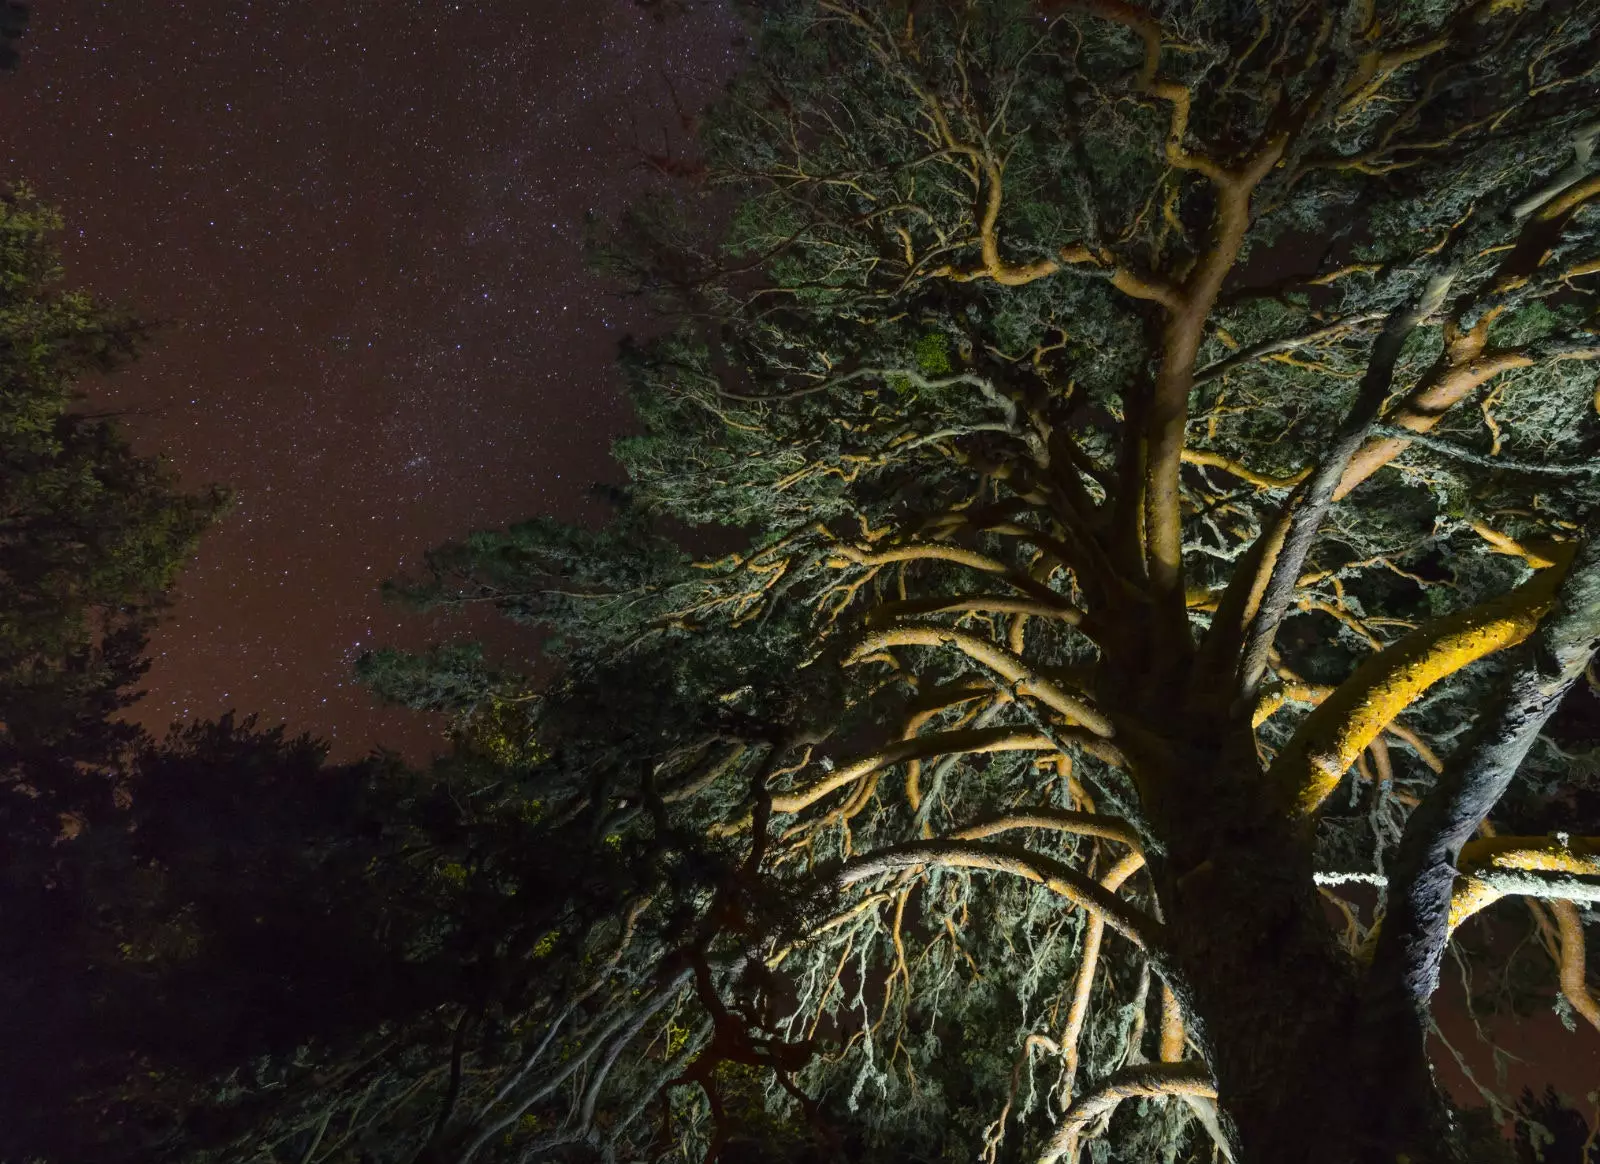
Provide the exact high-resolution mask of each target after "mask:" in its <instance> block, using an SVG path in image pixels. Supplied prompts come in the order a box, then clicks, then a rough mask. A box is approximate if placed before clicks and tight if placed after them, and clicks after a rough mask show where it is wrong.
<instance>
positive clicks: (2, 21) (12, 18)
mask: <svg viewBox="0 0 1600 1164" xmlns="http://www.w3.org/2000/svg"><path fill="white" fill-rule="evenodd" d="M27 29H28V5H26V4H22V3H19V2H18V0H3V2H0V72H14V71H15V70H16V68H17V66H18V65H20V64H21V63H22V56H21V54H19V53H18V52H17V42H18V41H19V40H21V39H22V34H23V33H24V32H26V31H27Z"/></svg>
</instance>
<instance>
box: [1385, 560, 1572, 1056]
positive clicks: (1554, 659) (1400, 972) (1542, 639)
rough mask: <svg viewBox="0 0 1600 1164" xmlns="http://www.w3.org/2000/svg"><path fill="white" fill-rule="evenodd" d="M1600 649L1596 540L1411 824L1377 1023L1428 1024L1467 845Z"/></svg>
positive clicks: (1397, 871)
mask: <svg viewBox="0 0 1600 1164" xmlns="http://www.w3.org/2000/svg"><path fill="white" fill-rule="evenodd" d="M1597 645H1600V539H1594V538H1592V537H1591V540H1590V541H1589V542H1588V544H1587V545H1586V546H1584V547H1583V549H1582V550H1580V551H1579V553H1578V555H1577V557H1576V559H1575V560H1574V561H1573V564H1572V566H1571V568H1570V569H1569V571H1568V573H1567V576H1566V579H1565V581H1564V582H1563V584H1562V586H1561V588H1560V590H1559V591H1558V592H1557V596H1556V602H1555V607H1554V609H1553V610H1552V611H1551V612H1550V614H1549V615H1548V616H1546V618H1545V619H1544V620H1543V622H1542V623H1541V624H1540V627H1539V630H1538V631H1537V632H1536V633H1535V634H1534V635H1533V636H1532V637H1531V638H1529V639H1528V640H1527V641H1526V642H1525V643H1524V644H1523V645H1522V646H1521V647H1520V648H1519V649H1518V654H1517V655H1516V657H1514V658H1513V660H1512V662H1511V666H1510V669H1509V671H1508V673H1507V675H1506V677H1505V679H1504V680H1503V681H1502V684H1501V688H1500V691H1499V693H1498V696H1497V698H1496V701H1495V703H1494V705H1493V707H1492V708H1491V710H1490V711H1489V713H1488V714H1486V715H1485V716H1484V717H1483V719H1482V721H1481V722H1480V723H1479V725H1478V727H1477V728H1476V729H1475V730H1474V732H1473V733H1472V735H1471V736H1470V737H1469V738H1468V740H1467V743H1466V744H1465V745H1464V746H1463V748H1462V749H1461V751H1460V752H1459V753H1458V754H1457V755H1456V756H1455V757H1453V758H1452V760H1451V762H1450V764H1449V765H1448V766H1447V767H1446V769H1445V771H1444V773H1443V774H1442V775H1441V776H1440V778H1439V781H1438V783H1437V784H1436V785H1435V786H1434V788H1433V789H1432V791H1431V792H1430V793H1429V794H1428V795H1427V796H1426V797H1425V798H1424V799H1423V801H1422V803H1421V804H1419V805H1418V806H1417V809H1416V811H1415V812H1413V813H1412V815H1411V819H1410V820H1409V821H1408V822H1407V825H1406V831H1405V834H1404V836H1403V837H1402V839H1401V842H1400V849H1399V852H1398V853H1397V855H1396V859H1395V861H1394V864H1393V866H1392V868H1391V871H1390V893H1389V908H1388V913H1387V914H1386V916H1385V917H1384V919H1383V926H1382V929H1381V931H1380V933H1379V938H1378V943H1377V947H1376V949H1375V951H1374V955H1373V962H1372V968H1371V971H1370V973H1369V975H1368V986H1367V992H1366V993H1367V995H1368V1003H1367V1006H1366V1008H1365V1011H1366V1015H1367V1020H1366V1021H1367V1024H1368V1025H1369V1026H1373V1027H1381V1026H1392V1025H1407V1024H1410V1025H1418V1024H1420V1021H1421V1020H1420V1018H1419V1017H1418V1016H1420V1015H1421V1013H1422V1012H1423V1009H1424V1008H1425V1007H1426V1006H1427V1003H1428V999H1429V998H1430V997H1431V996H1432V995H1433V992H1434V990H1435V989H1437V987H1438V984H1439V963H1440V960H1441V959H1442V957H1443V955H1444V948H1445V944H1446V942H1447V941H1448V939H1449V914H1450V898H1451V891H1452V889H1453V887H1454V885H1455V882H1456V877H1457V868H1456V863H1457V861H1458V860H1459V858H1460V856H1461V849H1462V846H1463V845H1464V844H1466V842H1467V841H1468V840H1469V839H1470V838H1471V837H1472V835H1473V834H1474V833H1475V832H1477V831H1478V828H1479V826H1480V825H1482V823H1483V822H1484V820H1485V819H1487V818H1488V815H1489V813H1490V811H1491V810H1492V809H1493V808H1494V806H1495V804H1496V802H1498V801H1499V799H1500V797H1501V796H1502V795H1503V794H1504V792H1505V790H1506V788H1507V787H1508V786H1509V784H1510V783H1511V779H1512V777H1513V776H1515V775H1516V772H1517V769H1518V767H1520V766H1521V764H1522V761H1523V759H1524V757H1526V756H1527V754H1528V750H1529V749H1530V748H1532V746H1533V744H1534V741H1535V740H1536V739H1537V738H1538V736H1539V732H1540V731H1541V730H1542V729H1543V727H1544V725H1545V724H1546V722H1547V721H1548V720H1549V718H1550V716H1551V715H1552V714H1554V712H1555V710H1556V708H1557V707H1558V706H1559V705H1560V703H1561V700H1562V698H1563V697H1564V696H1565V695H1566V693H1567V692H1568V691H1569V690H1570V689H1571V688H1572V685H1573V684H1574V683H1575V682H1576V681H1577V679H1578V677H1579V676H1580V675H1582V674H1583V671H1584V668H1585V667H1586V666H1587V665H1588V664H1589V661H1590V659H1591V658H1592V657H1593V655H1594V652H1595V648H1596V646H1597ZM1372 1066H1373V1067H1375V1068H1381V1066H1382V1064H1381V1063H1374V1064H1372Z"/></svg>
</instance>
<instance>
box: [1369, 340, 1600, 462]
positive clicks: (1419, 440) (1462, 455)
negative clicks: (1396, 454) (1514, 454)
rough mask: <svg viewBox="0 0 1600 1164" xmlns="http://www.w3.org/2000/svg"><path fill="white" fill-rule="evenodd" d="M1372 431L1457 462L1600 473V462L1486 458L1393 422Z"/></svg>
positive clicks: (1599, 350)
mask: <svg viewBox="0 0 1600 1164" xmlns="http://www.w3.org/2000/svg"><path fill="white" fill-rule="evenodd" d="M1594 353H1595V355H1596V356H1600V345H1596V346H1595V348H1594ZM1372 431H1373V432H1374V433H1376V434H1377V435H1379V436H1385V437H1394V438H1396V439H1398V440H1404V441H1408V442H1410V443H1411V444H1414V445H1416V446H1417V447H1418V448H1419V449H1427V450H1428V451H1429V452H1433V453H1439V454H1440V455H1441V456H1446V457H1449V458H1450V459H1451V460H1453V461H1460V462H1462V463H1463V464H1466V465H1476V466H1478V467H1479V468H1481V469H1499V470H1500V471H1502V472H1507V473H1531V474H1533V475H1535V476H1545V477H1592V476H1594V475H1595V474H1596V473H1600V465H1592V464H1590V465H1538V464H1534V463H1532V462H1530V461H1512V460H1508V459H1506V458H1504V457H1485V456H1483V455H1482V454H1480V453H1474V452H1473V451H1472V450H1471V449H1463V448H1461V447H1460V446H1459V445H1453V444H1451V443H1450V442H1449V441H1441V440H1435V439H1433V438H1432V437H1425V436H1422V435H1421V434H1420V433H1413V432H1411V431H1410V430H1408V429H1403V428H1395V427H1394V426H1393V425H1387V424H1375V425H1373V426H1372Z"/></svg>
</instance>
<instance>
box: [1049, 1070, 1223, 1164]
mask: <svg viewBox="0 0 1600 1164" xmlns="http://www.w3.org/2000/svg"><path fill="white" fill-rule="evenodd" d="M1189 1095H1192V1096H1196V1097H1198V1098H1201V1099H1216V1098H1217V1085H1216V1084H1215V1083H1213V1082H1212V1080H1211V1072H1210V1071H1208V1070H1207V1069H1206V1068H1205V1066H1204V1065H1203V1064H1200V1063H1145V1064H1141V1065H1140V1066H1137V1067H1128V1068H1125V1069H1123V1070H1121V1071H1118V1072H1117V1073H1116V1074H1115V1075H1113V1076H1112V1077H1111V1078H1110V1079H1108V1080H1106V1082H1105V1083H1104V1084H1102V1085H1101V1086H1100V1087H1099V1088H1098V1089H1096V1090H1095V1091H1092V1092H1090V1093H1089V1094H1088V1095H1085V1096H1084V1097H1083V1098H1082V1099H1080V1100H1078V1101H1077V1102H1076V1103H1074V1104H1073V1105H1072V1106H1071V1107H1070V1108H1068V1109H1067V1113H1066V1115H1064V1116H1063V1117H1062V1118H1061V1122H1060V1123H1059V1124H1057V1125H1056V1130H1055V1134H1054V1135H1052V1136H1051V1137H1050V1142H1049V1144H1047V1145H1046V1146H1045V1149H1044V1151H1043V1152H1042V1153H1041V1154H1040V1156H1039V1164H1055V1161H1057V1160H1059V1159H1061V1157H1063V1156H1065V1157H1066V1158H1067V1159H1068V1161H1069V1162H1072V1164H1075V1162H1076V1160H1077V1155H1078V1151H1077V1149H1078V1137H1079V1136H1080V1135H1081V1134H1082V1132H1083V1130H1084V1128H1086V1127H1088V1126H1089V1124H1090V1123H1092V1122H1093V1121H1095V1120H1097V1119H1099V1118H1100V1117H1102V1116H1108V1115H1110V1114H1111V1113H1112V1112H1114V1111H1116V1109H1117V1105H1119V1104H1120V1103H1121V1102H1122V1101H1123V1100H1125V1099H1155V1098H1160V1097H1166V1096H1189Z"/></svg>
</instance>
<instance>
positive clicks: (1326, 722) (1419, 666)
mask: <svg viewBox="0 0 1600 1164" xmlns="http://www.w3.org/2000/svg"><path fill="white" fill-rule="evenodd" d="M1561 574H1562V571H1561V570H1560V569H1559V568H1552V569H1549V570H1541V571H1539V572H1538V573H1537V574H1535V575H1534V576H1533V578H1532V579H1530V580H1529V581H1528V582H1525V583H1524V584H1523V585H1521V586H1519V587H1517V589H1515V590H1513V591H1511V592H1510V593H1509V594H1505V595H1502V596H1500V597H1498V598H1494V599H1490V600H1489V601H1488V602H1484V603H1480V604H1478V605H1476V606H1472V607H1469V608H1467V609H1466V610H1463V611H1458V612H1457V613H1455V614H1449V615H1445V616H1443V617H1442V618H1437V619H1434V620H1433V621H1432V622H1429V623H1426V624H1424V625H1423V626H1421V627H1418V628H1417V629H1416V630H1414V631H1412V632H1411V633H1410V634H1408V635H1406V636H1405V637H1404V638H1402V639H1400V641H1399V642H1396V643H1394V644H1392V645H1391V646H1389V647H1386V648H1385V649H1384V650H1382V651H1380V652H1378V653H1377V654H1375V655H1372V656H1371V657H1369V658H1368V659H1367V660H1366V661H1365V662H1363V663H1362V664H1361V665H1360V666H1359V667H1357V668H1356V670H1355V672H1354V673H1353V674H1351V675H1350V677H1349V678H1348V679H1346V680H1345V681H1344V682H1343V683H1341V684H1339V686H1338V687H1336V688H1335V689H1334V692H1333V694H1332V695H1330V696H1328V697H1327V698H1326V699H1324V700H1323V701H1322V703H1321V704H1320V705H1318V707H1317V708H1316V709H1315V710H1314V711H1312V713H1311V714H1310V715H1308V716H1307V717H1306V718H1305V719H1304V720H1303V721H1302V722H1301V724H1300V727H1299V729H1298V730H1297V731H1296V732H1295V734H1294V736H1293V737H1292V738H1291V739H1290V741H1289V743H1288V744H1287V745H1285V747H1284V749H1283V751H1282V752H1281V753H1280V754H1279V755H1278V758H1277V760H1276V761H1275V762H1274V763H1273V766H1272V769H1271V771H1270V772H1269V773H1268V782H1269V784H1270V785H1271V786H1272V787H1273V788H1274V790H1275V795H1278V796H1280V797H1281V798H1282V799H1283V801H1284V804H1285V807H1286V808H1288V809H1289V810H1290V811H1292V812H1294V813H1296V814H1298V815H1300V816H1309V815H1310V814H1312V813H1314V812H1316V810H1317V809H1318V807H1320V806H1321V804H1322V802H1323V801H1324V800H1326V799H1327V798H1328V796H1330V795H1331V794H1332V792H1333V790H1334V789H1335V788H1336V787H1338V785H1339V781H1340V780H1341V779H1342V778H1343V777H1344V773H1345V771H1346V770H1347V769H1348V768H1349V767H1350V765H1351V764H1353V763H1355V760H1356V757H1357V756H1359V755H1360V754H1361V753H1362V751H1363V750H1365V749H1366V747H1367V745H1368V744H1370V743H1371V742H1372V741H1373V740H1374V739H1375V738H1376V737H1377V735H1378V733H1379V732H1381V731H1383V730H1384V728H1385V727H1387V726H1388V724H1389V723H1390V722H1391V721H1392V720H1394V718H1395V717H1396V716H1398V715H1399V714H1400V713H1401V712H1402V711H1404V710H1405V709H1406V707H1407V706H1409V705H1410V704H1411V702H1412V701H1413V700H1415V699H1416V698H1417V697H1418V696H1419V695H1421V694H1422V693H1423V692H1424V691H1426V690H1427V689H1428V688H1430V687H1432V686H1433V685H1434V684H1435V683H1437V682H1439V680H1441V679H1444V678H1446V677H1447V676H1450V675H1453V674H1455V673H1456V672H1457V671H1460V670H1461V669H1463V668H1464V667H1467V666H1470V665H1471V664H1472V663H1475V662H1477V661H1478V660H1479V659H1481V658H1483V657H1484V656H1486V655H1489V654H1492V653H1494V652H1495V651H1499V650H1503V649H1504V648H1506V647H1509V646H1513V645H1514V644H1516V643H1519V642H1521V641H1522V640H1523V639H1525V638H1527V637H1528V635H1530V634H1532V633H1533V631H1534V629H1535V628H1536V627H1537V626H1538V625H1539V619H1540V618H1542V617H1543V616H1544V614H1545V612H1546V611H1548V610H1549V609H1550V604H1551V602H1552V601H1553V599H1554V597H1555V590H1556V586H1557V585H1558V584H1559V582H1560V581H1561Z"/></svg>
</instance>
